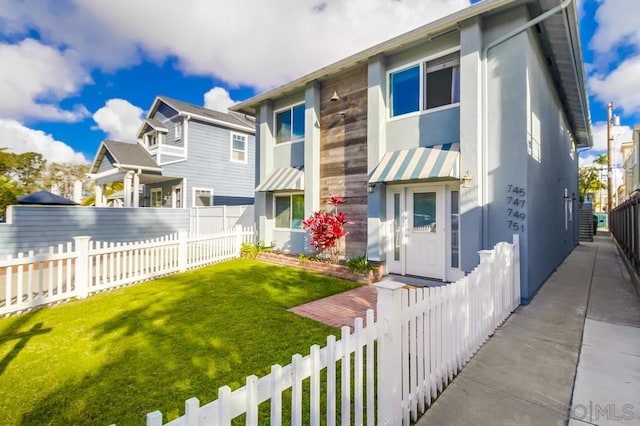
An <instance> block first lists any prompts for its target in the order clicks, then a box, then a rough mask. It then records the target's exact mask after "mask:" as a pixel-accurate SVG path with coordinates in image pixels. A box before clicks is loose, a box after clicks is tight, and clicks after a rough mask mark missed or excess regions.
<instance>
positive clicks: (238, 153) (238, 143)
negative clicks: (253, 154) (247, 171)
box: [231, 133, 247, 163]
mask: <svg viewBox="0 0 640 426" xmlns="http://www.w3.org/2000/svg"><path fill="white" fill-rule="evenodd" d="M231 161H235V162H238V163H246V162H247V135H241V134H239V133H231Z"/></svg>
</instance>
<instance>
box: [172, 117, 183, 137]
mask: <svg viewBox="0 0 640 426" xmlns="http://www.w3.org/2000/svg"><path fill="white" fill-rule="evenodd" d="M173 129H174V132H175V135H174V136H175V140H180V139H182V121H178V122H176V126H175V127H174V128H173Z"/></svg>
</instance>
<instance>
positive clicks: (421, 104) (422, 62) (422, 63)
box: [386, 46, 462, 121]
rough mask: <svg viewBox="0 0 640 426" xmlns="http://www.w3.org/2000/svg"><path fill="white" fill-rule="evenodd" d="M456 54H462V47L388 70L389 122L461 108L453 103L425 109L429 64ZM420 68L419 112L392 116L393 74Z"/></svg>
mask: <svg viewBox="0 0 640 426" xmlns="http://www.w3.org/2000/svg"><path fill="white" fill-rule="evenodd" d="M456 52H460V46H456V47H452V48H449V49H445V50H442V51H440V52H438V53H434V54H433V55H429V56H425V57H424V58H421V59H418V60H415V61H411V62H407V63H406V64H403V65H399V66H397V67H394V68H391V69H389V70H387V79H386V85H387V88H386V89H387V90H386V104H387V107H386V115H387V121H396V120H398V119H402V118H408V117H415V116H419V115H424V114H429V113H434V112H438V111H442V110H446V109H450V108H455V107H459V106H460V102H455V103H451V104H447V105H442V106H439V107H436V108H431V109H424V101H425V99H424V91H425V87H424V82H425V71H426V66H427V62H431V61H435V60H437V59H440V58H442V57H444V56H447V55H451V54H452V53H456ZM416 65H417V66H419V67H420V69H419V71H420V72H419V73H420V92H419V94H420V98H419V99H418V111H414V112H408V113H406V114H401V115H396V116H391V74H393V73H396V72H398V71H402V70H405V69H408V68H412V67H414V66H416ZM458 67H460V63H459V62H458ZM460 98H462V93H460Z"/></svg>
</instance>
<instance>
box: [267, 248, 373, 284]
mask: <svg viewBox="0 0 640 426" xmlns="http://www.w3.org/2000/svg"><path fill="white" fill-rule="evenodd" d="M256 259H257V260H260V261H263V262H267V263H272V264H276V265H281V266H291V267H293V268H298V269H304V270H306V271H311V272H317V273H319V274H324V275H329V276H331V277H334V278H341V279H343V280H349V281H356V282H359V283H362V284H371V283H373V282H376V281H379V280H380V278H379V277H380V274H375V273H374V271H369V272H367V273H364V272H363V273H360V274H354V273H353V272H351V271H350V270H349V268H347V267H346V266H344V265H335V264H333V263H327V262H319V261H316V260H309V259H307V260H305V261H303V262H300V261H299V260H298V257H297V256H294V255H291V254H284V253H270V252H261V253H258V255H257V256H256Z"/></svg>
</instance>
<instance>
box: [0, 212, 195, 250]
mask: <svg viewBox="0 0 640 426" xmlns="http://www.w3.org/2000/svg"><path fill="white" fill-rule="evenodd" d="M10 209H12V222H11V223H4V224H0V255H2V256H6V255H9V254H16V253H18V252H23V251H28V250H36V251H37V250H39V249H47V248H48V247H49V246H51V245H57V244H66V243H67V242H69V241H73V237H77V236H81V235H88V236H90V237H91V238H92V240H96V241H113V242H132V241H141V240H146V239H152V238H156V237H161V236H164V235H169V234H172V233H175V232H180V231H185V232H188V231H189V214H190V211H189V209H154V208H146V209H139V208H126V209H125V208H109V207H67V206H11V207H10Z"/></svg>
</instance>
